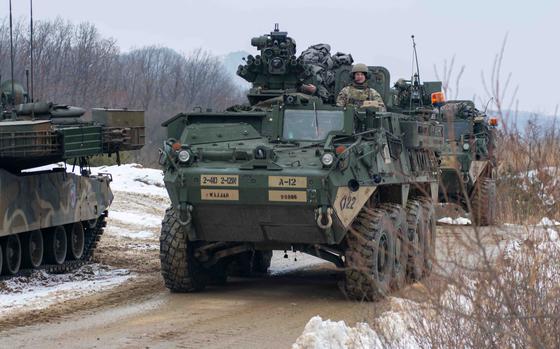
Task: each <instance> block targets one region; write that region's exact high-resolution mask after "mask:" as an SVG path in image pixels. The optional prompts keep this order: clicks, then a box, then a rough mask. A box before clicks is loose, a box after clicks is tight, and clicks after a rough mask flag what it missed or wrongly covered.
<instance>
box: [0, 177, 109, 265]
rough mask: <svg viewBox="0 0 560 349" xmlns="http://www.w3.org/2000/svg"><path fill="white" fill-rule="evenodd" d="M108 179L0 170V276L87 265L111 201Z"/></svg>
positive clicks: (101, 231) (101, 230)
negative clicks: (1, 255)
mask: <svg viewBox="0 0 560 349" xmlns="http://www.w3.org/2000/svg"><path fill="white" fill-rule="evenodd" d="M110 180H111V179H110V176H108V175H100V176H80V175H75V174H72V173H66V171H65V170H64V169H60V170H52V171H43V172H30V173H22V174H19V175H14V174H12V173H10V172H8V171H6V170H2V169H0V193H1V196H2V201H1V202H0V212H1V213H2V216H1V220H0V244H1V247H2V248H1V249H2V254H3V258H2V271H3V273H2V274H3V275H5V276H6V275H12V274H16V273H21V272H26V271H28V270H31V269H33V268H42V269H46V270H48V271H53V272H62V271H65V270H67V269H69V268H75V267H76V266H79V265H81V264H82V263H83V262H85V261H87V260H89V258H90V257H91V256H92V254H93V251H94V249H95V247H96V243H97V241H98V239H99V238H100V236H101V234H102V233H103V227H104V226H105V218H106V216H107V209H108V208H109V205H110V204H111V201H112V200H113V195H112V192H111V189H110V188H109V183H110Z"/></svg>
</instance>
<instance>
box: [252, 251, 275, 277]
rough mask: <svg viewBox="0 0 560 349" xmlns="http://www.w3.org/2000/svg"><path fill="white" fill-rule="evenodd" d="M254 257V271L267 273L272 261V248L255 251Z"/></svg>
mask: <svg viewBox="0 0 560 349" xmlns="http://www.w3.org/2000/svg"><path fill="white" fill-rule="evenodd" d="M253 258H254V259H253V271H254V272H256V273H259V274H266V273H267V272H268V268H270V262H271V261H272V250H267V251H255V255H254V257H253Z"/></svg>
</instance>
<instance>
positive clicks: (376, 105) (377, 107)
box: [360, 100, 386, 111]
mask: <svg viewBox="0 0 560 349" xmlns="http://www.w3.org/2000/svg"><path fill="white" fill-rule="evenodd" d="M360 108H368V109H373V110H374V111H386V109H385V105H383V104H382V103H380V102H379V101H375V100H374V101H364V103H362V105H361V106H360Z"/></svg>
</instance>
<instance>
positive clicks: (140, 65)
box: [0, 18, 244, 166]
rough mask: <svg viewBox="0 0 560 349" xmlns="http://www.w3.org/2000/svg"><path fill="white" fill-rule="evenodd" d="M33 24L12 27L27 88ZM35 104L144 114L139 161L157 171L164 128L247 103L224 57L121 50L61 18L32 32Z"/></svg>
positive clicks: (6, 64)
mask: <svg viewBox="0 0 560 349" xmlns="http://www.w3.org/2000/svg"><path fill="white" fill-rule="evenodd" d="M29 34H30V32H29V26H28V22H27V21H24V20H17V21H15V22H14V25H13V47H14V51H13V52H14V58H15V59H14V79H15V80H16V81H19V82H21V83H23V85H24V86H25V85H26V73H25V71H26V70H28V69H30V65H31V63H30V41H29V40H30V35H29ZM33 56H34V79H33V91H34V99H35V100H36V101H39V100H42V101H53V102H55V103H60V104H69V105H76V106H80V107H83V108H86V109H88V110H89V109H90V108H93V107H111V108H122V107H127V108H130V109H133V108H136V109H143V110H145V111H146V135H147V139H146V146H145V147H144V149H143V150H142V151H140V152H139V153H138V154H134V155H132V159H133V160H134V161H138V162H140V163H142V164H144V165H149V166H155V165H156V160H157V156H158V153H157V148H158V147H160V146H161V144H162V141H163V139H164V137H165V130H164V129H163V128H162V127H161V126H160V125H161V123H162V122H163V121H165V120H167V119H168V118H170V117H171V116H173V115H174V114H176V113H178V112H181V111H189V110H192V109H193V108H194V107H199V106H200V107H202V108H204V109H205V108H212V109H216V110H223V109H225V108H226V107H228V106H230V105H233V104H236V103H242V102H243V100H244V96H243V91H241V90H240V88H239V87H237V86H236V85H235V84H234V82H233V80H232V77H231V75H230V74H229V73H228V72H227V71H226V69H225V67H224V66H223V65H222V63H221V61H220V59H219V58H218V57H216V56H214V55H212V54H210V53H209V52H206V51H204V50H202V49H197V50H195V51H193V52H190V53H189V54H182V53H179V52H177V51H175V50H173V49H170V48H166V47H161V46H156V45H151V46H145V47H142V48H138V49H133V50H131V51H130V52H122V51H121V49H120V48H119V46H118V43H117V41H116V40H114V39H112V38H106V37H103V36H102V35H101V34H100V33H99V31H98V29H97V28H96V27H95V25H94V24H91V23H80V24H73V23H71V22H69V21H65V20H63V19H56V20H50V21H36V22H35V23H34V32H33ZM0 74H1V75H2V80H3V81H4V80H8V79H10V77H11V72H10V30H9V22H8V19H7V18H4V19H2V20H0Z"/></svg>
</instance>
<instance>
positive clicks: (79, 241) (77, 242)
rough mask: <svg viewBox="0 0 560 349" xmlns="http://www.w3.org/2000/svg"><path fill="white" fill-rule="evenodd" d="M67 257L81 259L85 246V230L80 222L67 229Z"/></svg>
mask: <svg viewBox="0 0 560 349" xmlns="http://www.w3.org/2000/svg"><path fill="white" fill-rule="evenodd" d="M68 243H69V245H70V246H69V249H68V252H69V256H68V258H69V259H81V258H82V256H83V255H84V248H85V231H84V226H83V225H82V223H80V222H77V223H74V224H72V226H70V229H69V230H68Z"/></svg>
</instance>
